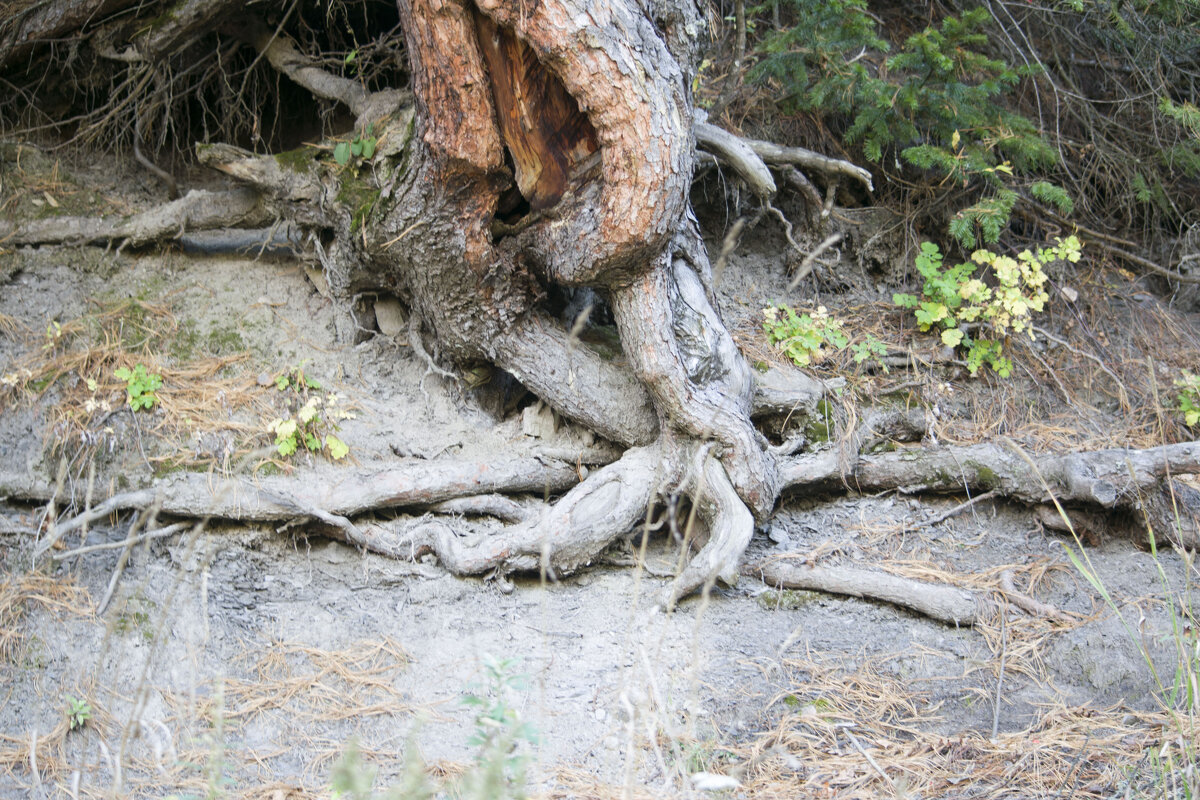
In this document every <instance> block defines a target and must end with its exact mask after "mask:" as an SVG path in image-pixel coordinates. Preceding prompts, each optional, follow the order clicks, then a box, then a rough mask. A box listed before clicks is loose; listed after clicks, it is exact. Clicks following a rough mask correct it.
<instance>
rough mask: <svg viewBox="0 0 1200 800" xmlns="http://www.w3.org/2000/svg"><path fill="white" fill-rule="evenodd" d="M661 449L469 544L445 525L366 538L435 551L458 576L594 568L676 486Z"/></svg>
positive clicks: (636, 453) (636, 456) (368, 529)
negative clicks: (660, 494)
mask: <svg viewBox="0 0 1200 800" xmlns="http://www.w3.org/2000/svg"><path fill="white" fill-rule="evenodd" d="M661 456H662V447H661V446H659V445H653V446H650V447H634V448H631V449H629V450H627V451H626V452H625V455H623V456H622V457H621V459H620V460H619V461H617V462H615V463H613V464H609V465H608V466H607V467H604V468H602V469H600V470H598V471H596V472H594V473H592V474H591V475H590V476H588V479H587V480H586V481H584V482H583V483H581V484H579V485H578V486H576V487H575V488H573V489H572V490H571V491H569V492H567V493H566V494H565V495H563V497H562V499H560V500H559V501H558V502H556V503H554V505H552V506H549V507H548V508H546V509H545V510H544V511H543V512H542V513H541V514H540V515H538V516H537V518H536V519H533V520H530V521H528V522H523V523H520V524H517V525H510V526H507V527H504V528H501V529H500V530H498V531H496V532H494V533H488V534H484V535H483V536H482V537H480V538H479V539H477V540H475V541H467V540H465V539H464V538H462V537H460V536H458V535H457V533H456V532H455V531H454V529H453V528H452V527H451V526H450V525H448V524H446V523H445V522H443V521H422V522H420V523H417V524H416V525H413V524H412V523H377V524H372V525H367V526H364V532H365V533H366V534H367V535H368V537H373V538H378V539H379V540H380V541H386V542H388V545H387V546H388V547H389V549H390V550H392V551H394V552H401V553H403V552H406V551H407V552H409V553H411V554H412V555H419V554H420V553H423V552H432V553H433V554H434V555H436V556H437V558H438V560H439V561H441V562H442V565H443V566H445V567H446V569H448V570H450V571H451V572H453V573H455V574H456V575H478V574H480V573H484V572H489V571H491V570H499V571H500V572H502V573H506V572H514V571H521V570H545V571H547V572H550V573H568V572H573V571H574V570H576V569H578V568H580V567H582V566H585V565H587V564H588V563H590V562H591V561H592V560H593V559H594V558H595V557H596V556H597V555H599V553H600V551H602V550H603V549H604V548H605V547H607V546H608V545H609V544H611V543H612V542H613V541H614V540H616V539H617V538H618V537H621V536H624V535H625V534H627V533H629V531H631V530H632V529H633V528H634V526H635V525H637V523H638V522H639V521H640V520H641V519H643V518H644V517H645V516H646V514H647V512H648V510H649V508H650V504H651V503H652V502H653V500H654V498H655V496H656V494H657V492H658V490H659V488H660V487H661V486H664V485H666V484H668V483H670V482H671V479H672V478H673V477H674V476H673V475H671V474H670V473H671V472H672V469H671V467H670V464H671V460H670V459H664V458H662V457H661Z"/></svg>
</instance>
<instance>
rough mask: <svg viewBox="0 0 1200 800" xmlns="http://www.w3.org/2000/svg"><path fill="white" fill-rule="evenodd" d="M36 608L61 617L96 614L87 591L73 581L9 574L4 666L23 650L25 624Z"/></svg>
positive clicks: (4, 595)
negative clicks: (34, 607)
mask: <svg viewBox="0 0 1200 800" xmlns="http://www.w3.org/2000/svg"><path fill="white" fill-rule="evenodd" d="M33 605H39V606H41V607H42V608H45V609H48V610H49V611H51V612H53V613H54V614H56V615H58V616H65V615H68V614H69V615H73V616H79V617H91V616H92V614H93V613H94V605H93V603H92V599H91V597H90V596H89V595H88V592H87V590H86V589H84V588H83V587H82V586H80V585H78V584H76V583H75V582H74V581H72V580H64V579H62V578H57V577H51V576H49V575H43V574H41V573H37V572H30V573H26V574H24V575H5V576H4V577H3V579H2V580H0V663H3V664H5V665H12V664H13V663H14V662H15V660H16V658H17V655H18V653H19V651H20V648H21V641H22V630H21V628H22V624H23V622H24V619H25V617H26V615H27V614H28V613H29V610H30V608H31V607H32V606H33Z"/></svg>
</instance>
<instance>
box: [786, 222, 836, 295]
mask: <svg viewBox="0 0 1200 800" xmlns="http://www.w3.org/2000/svg"><path fill="white" fill-rule="evenodd" d="M789 238H790V237H789ZM841 240H842V234H841V232H840V231H839V232H838V233H835V234H832V235H830V236H827V237H825V241H823V242H821V243H820V244H819V245H817V246H816V248H815V249H814V250H813V251H812V252H811V253H809V254H808V255H807V256H805V257H804V261H802V262H800V268H799V269H797V270H796V277H795V278H793V279H792V282H791V283H789V284H788V291H791V290H792V289H795V288H796V287H797V286H799V285H800V281H802V280H804V279H805V278H807V277H808V273H810V272H812V265H813V262H814V261H816V260H817V259H818V258H819V257H820V256H821V254H822V253H824V252H825V251H826V250H828V249H829V248H831V247H833V246H834V245H835V244H837V243H838V242H840V241H841Z"/></svg>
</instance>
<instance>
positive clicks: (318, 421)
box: [267, 366, 354, 461]
mask: <svg viewBox="0 0 1200 800" xmlns="http://www.w3.org/2000/svg"><path fill="white" fill-rule="evenodd" d="M275 388H277V389H278V390H279V391H281V392H290V394H291V395H292V397H291V400H290V402H289V414H288V415H287V416H286V417H277V418H275V419H273V420H272V421H271V422H270V423H268V425H267V431H268V432H269V433H271V434H273V435H274V437H275V441H274V444H275V452H277V453H278V454H279V455H280V456H282V457H284V458H288V457H289V456H292V455H295V453H296V452H298V451H299V450H300V448H301V447H303V448H304V450H306V451H307V452H310V453H320V452H324V453H325V454H326V455H327V456H328V457H329V458H330V459H331V460H333V461H340V460H342V459H343V458H345V457H346V456H347V455H348V454H349V452H350V447H349V445H347V444H346V443H345V442H344V441H342V440H341V439H339V438H338V437H337V436H335V435H334V433H335V432H336V431H337V430H338V429H339V423H340V422H341V421H342V420H346V419H354V414H353V413H351V412H350V411H348V410H347V409H345V408H343V407H342V398H341V396H340V395H338V394H337V393H336V392H328V393H325V394H320V391H321V384H320V383H319V382H318V381H316V380H314V379H313V378H311V377H309V376H307V375H305V374H304V367H303V366H300V367H297V368H295V369H293V370H289V371H288V372H284V373H281V374H280V375H278V376H276V378H275ZM292 406H295V407H294V408H292Z"/></svg>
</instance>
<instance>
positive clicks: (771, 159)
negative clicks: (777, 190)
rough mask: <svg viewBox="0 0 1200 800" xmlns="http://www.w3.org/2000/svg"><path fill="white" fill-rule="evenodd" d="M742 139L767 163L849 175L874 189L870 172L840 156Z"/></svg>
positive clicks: (868, 187)
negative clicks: (834, 156)
mask: <svg viewBox="0 0 1200 800" xmlns="http://www.w3.org/2000/svg"><path fill="white" fill-rule="evenodd" d="M743 141H745V143H746V144H747V145H749V147H750V149H751V150H753V151H754V153H755V155H757V156H758V157H759V158H761V159H762V160H763V161H764V162H766V163H767V164H769V165H772V166H776V165H794V166H801V167H804V168H806V169H815V170H817V171H818V172H824V173H827V174H833V175H849V176H850V177H852V178H854V179H856V180H858V181H861V182H862V183H863V185H865V186H866V187H867V191H874V190H875V187H874V185H873V184H872V183H871V173H870V172H868V171H867V170H865V169H863V168H862V167H860V166H857V165H855V164H851V163H850V162H849V161H843V160H842V159H840V158H830V157H829V156H826V155H822V154H820V153H816V152H814V151H812V150H806V149H805V148H803V147H785V146H783V145H781V144H775V143H774V142H764V141H761V140H759V139H745V140H743Z"/></svg>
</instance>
